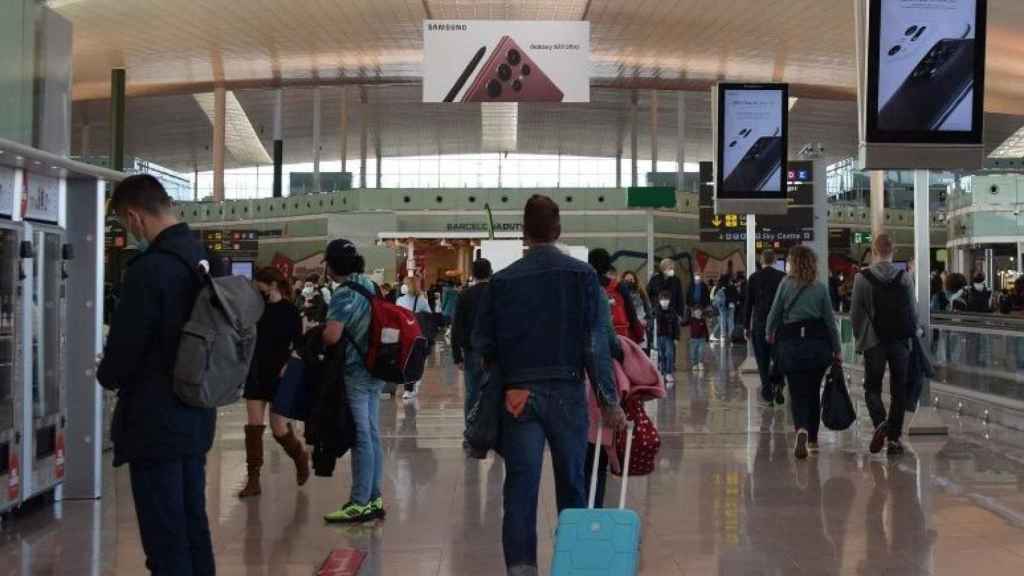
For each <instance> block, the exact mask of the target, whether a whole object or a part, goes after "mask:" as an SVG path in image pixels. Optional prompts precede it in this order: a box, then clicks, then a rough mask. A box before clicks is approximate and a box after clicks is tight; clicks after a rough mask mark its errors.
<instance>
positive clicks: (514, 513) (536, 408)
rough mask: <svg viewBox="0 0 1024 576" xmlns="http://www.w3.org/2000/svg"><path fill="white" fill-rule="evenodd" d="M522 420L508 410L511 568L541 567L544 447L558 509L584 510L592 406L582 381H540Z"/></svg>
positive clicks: (505, 534) (505, 441)
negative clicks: (539, 531)
mask: <svg viewBox="0 0 1024 576" xmlns="http://www.w3.org/2000/svg"><path fill="white" fill-rule="evenodd" d="M528 388H529V389H530V397H529V400H527V402H526V406H525V407H524V408H523V410H522V412H520V414H519V415H518V416H514V415H512V414H511V413H510V412H509V411H508V408H507V407H506V408H505V409H504V410H503V411H502V415H503V416H502V439H501V440H502V448H503V454H504V457H505V487H504V502H503V505H504V511H505V517H504V519H503V520H502V537H501V540H502V545H503V548H504V552H505V565H506V566H510V567H511V566H532V567H536V566H537V496H538V493H539V491H540V478H541V467H542V465H543V463H544V443H545V441H546V442H547V443H548V445H549V446H550V448H551V463H552V465H553V466H554V472H555V498H556V501H557V505H558V511H559V512H561V511H562V510H565V509H566V508H584V507H586V504H587V496H586V495H587V491H586V485H585V480H584V474H583V463H584V460H585V459H586V455H585V452H586V449H587V404H586V397H585V390H584V388H583V383H582V382H578V381H577V382H550V381H549V382H536V383H532V384H531V385H530V386H528Z"/></svg>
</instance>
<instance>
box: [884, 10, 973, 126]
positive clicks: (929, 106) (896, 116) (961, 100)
mask: <svg viewBox="0 0 1024 576" xmlns="http://www.w3.org/2000/svg"><path fill="white" fill-rule="evenodd" d="M985 12H986V0H941V1H940V0H871V3H870V12H869V16H868V21H869V42H868V44H869V46H868V71H867V73H868V76H867V81H868V93H867V96H868V98H867V140H868V142H905V143H949V144H980V143H981V142H982V128H983V126H982V124H983V122H982V113H983V104H984V102H983V101H984V94H985V91H984V73H985V65H984V63H985Z"/></svg>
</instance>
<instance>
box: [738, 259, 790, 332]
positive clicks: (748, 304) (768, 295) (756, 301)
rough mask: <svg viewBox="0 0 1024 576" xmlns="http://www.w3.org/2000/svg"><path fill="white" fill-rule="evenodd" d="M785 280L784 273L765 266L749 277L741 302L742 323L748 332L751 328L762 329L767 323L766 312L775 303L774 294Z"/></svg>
mask: <svg viewBox="0 0 1024 576" xmlns="http://www.w3.org/2000/svg"><path fill="white" fill-rule="evenodd" d="M785 278H786V273H785V272H782V271H780V270H776V269H775V268H773V267H771V266H765V267H763V268H761V269H760V270H758V271H757V272H754V273H753V274H752V275H751V276H750V281H749V282H747V295H746V298H744V301H743V322H744V326H745V327H746V328H747V329H748V330H750V329H751V327H752V326H755V327H757V328H764V327H765V325H766V324H767V323H768V312H770V311H771V309H772V303H773V302H775V293H776V292H778V291H779V285H781V284H782V281H783V280H784V279H785Z"/></svg>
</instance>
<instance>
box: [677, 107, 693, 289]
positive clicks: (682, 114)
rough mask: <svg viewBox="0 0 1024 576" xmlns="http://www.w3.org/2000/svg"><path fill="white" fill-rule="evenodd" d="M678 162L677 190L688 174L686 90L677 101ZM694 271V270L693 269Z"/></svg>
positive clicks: (682, 187)
mask: <svg viewBox="0 0 1024 576" xmlns="http://www.w3.org/2000/svg"><path fill="white" fill-rule="evenodd" d="M676 114H677V118H676V163H677V164H679V171H678V172H677V173H676V190H685V188H686V176H685V168H684V165H685V164H686V92H679V96H678V102H677V103H676ZM691 273H692V271H691Z"/></svg>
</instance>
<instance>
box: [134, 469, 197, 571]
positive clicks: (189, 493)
mask: <svg viewBox="0 0 1024 576" xmlns="http://www.w3.org/2000/svg"><path fill="white" fill-rule="evenodd" d="M128 471H129V475H130V477H131V485H132V496H133V497H134V499H135V515H136V516H137V517H138V520H139V533H140V535H141V536H142V549H143V550H144V551H145V553H146V567H147V568H148V569H149V571H150V573H152V574H153V575H154V576H213V574H215V573H216V571H217V569H216V566H215V565H214V560H213V544H212V543H211V541H210V523H209V520H208V519H207V517H206V456H205V455H204V456H194V457H188V458H181V459H178V460H167V461H159V462H139V461H134V462H130V463H129V465H128Z"/></svg>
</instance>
